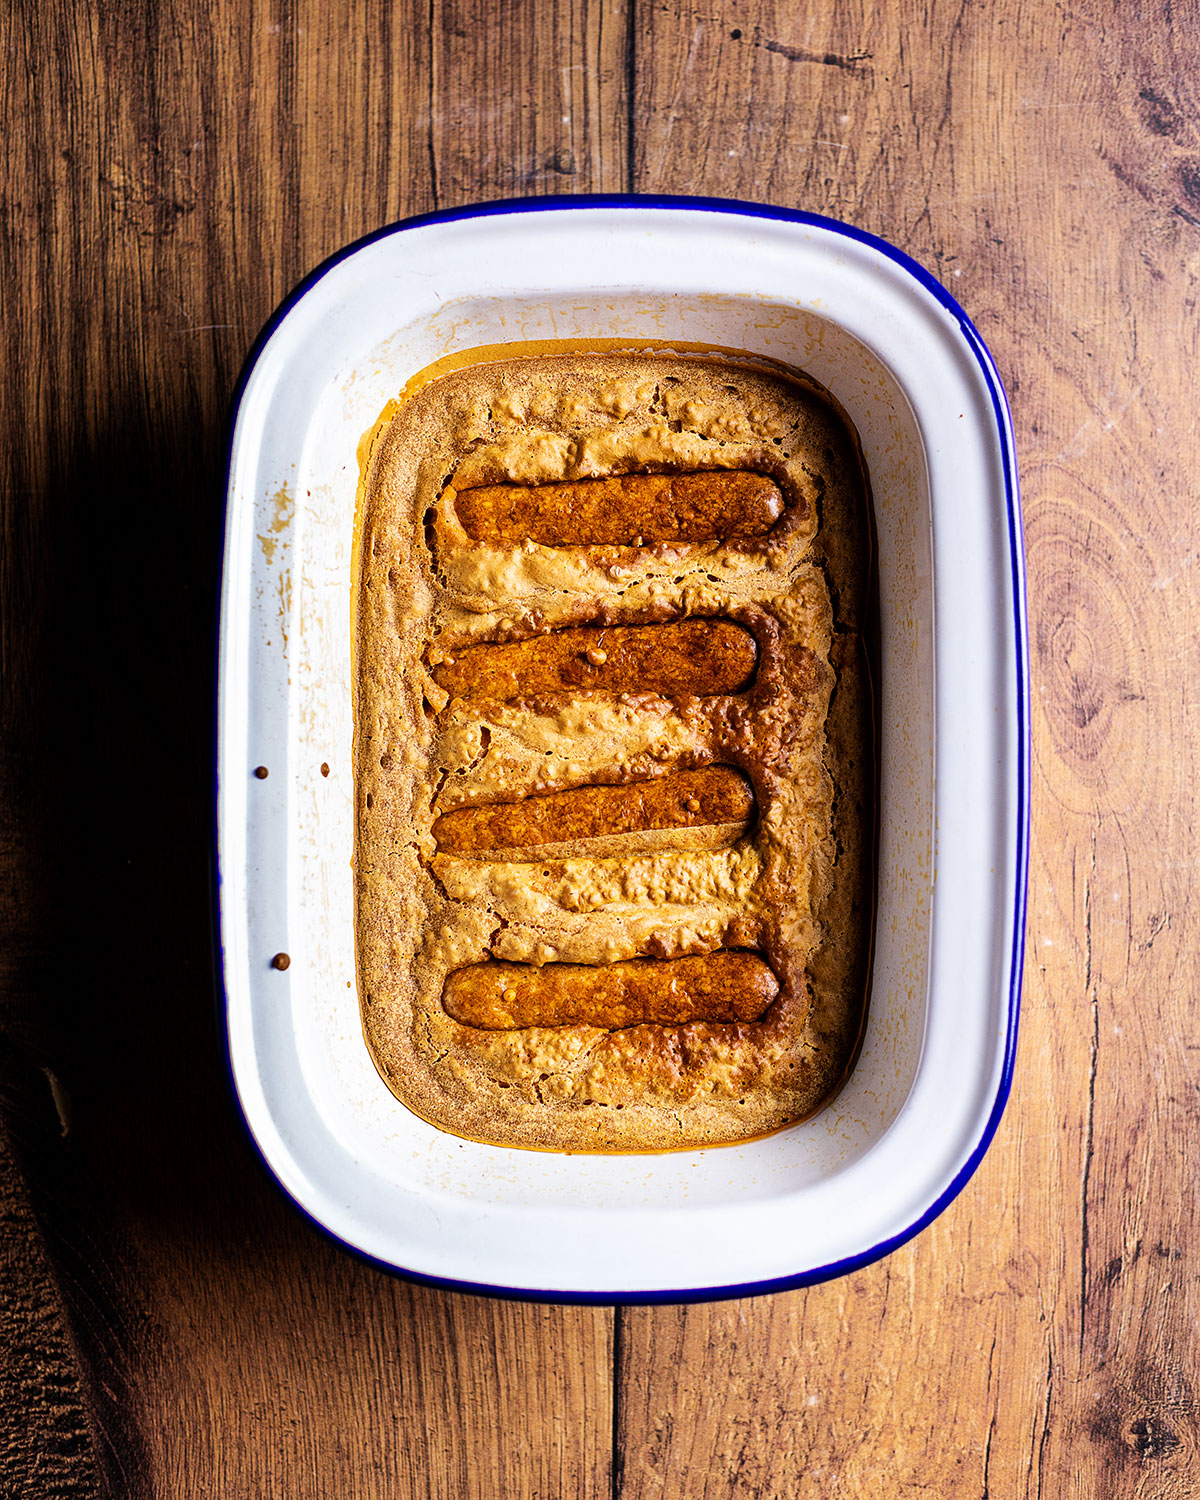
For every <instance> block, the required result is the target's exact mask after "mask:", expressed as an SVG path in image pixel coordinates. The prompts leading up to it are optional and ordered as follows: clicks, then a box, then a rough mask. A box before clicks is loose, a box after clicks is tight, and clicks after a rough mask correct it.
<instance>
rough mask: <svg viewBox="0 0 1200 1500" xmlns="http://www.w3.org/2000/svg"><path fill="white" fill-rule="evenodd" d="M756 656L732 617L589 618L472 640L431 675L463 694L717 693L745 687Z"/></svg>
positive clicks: (505, 696) (749, 639)
mask: <svg viewBox="0 0 1200 1500" xmlns="http://www.w3.org/2000/svg"><path fill="white" fill-rule="evenodd" d="M757 659H758V648H757V646H756V645H755V641H754V637H753V635H751V634H750V632H749V631H748V630H745V629H743V628H742V627H741V626H739V625H735V624H733V622H732V621H730V620H680V621H679V622H678V623H674V624H663V625H612V626H607V627H606V626H599V627H596V626H585V627H580V628H576V629H568V630H556V631H554V632H553V634H550V635H538V636H533V637H531V638H530V639H528V640H524V641H509V642H505V643H502V644H499V645H485V646H467V647H465V648H464V649H462V650H460V651H459V652H458V653H457V654H456V655H454V656H452V657H449V658H443V660H442V661H441V662H439V663H438V664H437V665H436V666H435V667H434V668H433V671H432V676H433V680H434V681H435V682H436V683H437V685H438V686H439V687H442V688H445V690H446V691H447V692H448V693H450V694H452V695H454V696H455V697H463V698H498V699H501V700H505V699H512V698H532V697H535V696H537V695H539V694H543V693H561V692H565V691H568V690H571V691H579V690H583V691H601V692H606V693H661V694H662V696H663V697H664V698H675V697H679V696H680V695H681V694H688V695H693V696H696V697H715V696H716V695H717V694H720V693H739V692H741V691H743V689H745V688H746V687H748V686H749V684H750V682H751V681H752V680H753V677H754V667H755V663H756V661H757Z"/></svg>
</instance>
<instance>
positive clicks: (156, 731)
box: [0, 0, 1200, 1500]
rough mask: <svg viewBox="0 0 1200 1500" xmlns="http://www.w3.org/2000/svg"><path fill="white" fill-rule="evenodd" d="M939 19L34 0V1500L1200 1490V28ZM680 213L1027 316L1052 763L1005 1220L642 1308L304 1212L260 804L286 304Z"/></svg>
mask: <svg viewBox="0 0 1200 1500" xmlns="http://www.w3.org/2000/svg"><path fill="white" fill-rule="evenodd" d="M901 9H902V7H899V6H885V5H871V4H868V3H865V0H848V3H846V4H843V5H836V6H835V5H833V4H832V3H830V0H818V3H816V4H814V5H811V6H809V5H800V4H792V5H787V4H784V3H782V0H778V3H772V0H763V3H760V4H758V5H755V6H750V5H747V4H745V3H741V0H731V3H730V4H729V6H728V7H727V8H726V9H725V10H724V11H722V10H721V9H720V8H719V7H716V6H711V5H701V6H698V7H696V8H690V7H687V6H683V5H681V4H680V3H679V0H664V3H655V4H650V3H649V0H602V3H590V0H555V3H549V0H546V3H543V4H537V3H510V0H498V3H497V4H495V5H494V6H493V7H492V14H491V18H490V19H489V20H488V21H487V22H486V23H485V22H484V21H483V20H482V19H481V18H482V16H483V15H484V13H485V7H484V6H482V5H472V4H469V3H466V0H428V3H424V0H423V3H421V4H419V5H418V4H415V3H409V0H402V3H399V4H395V5H391V6H388V5H386V4H382V3H379V4H368V3H366V0H361V3H357V4H355V3H343V4H338V3H333V0H294V3H284V0H210V3H208V4H206V5H203V6H202V5H198V4H191V5H189V4H183V3H180V4H176V5H162V6H158V7H139V6H134V5H116V4H110V5H101V6H94V5H88V4H84V3H82V0H75V3H72V0H41V3H32V0H31V3H29V4H27V5H24V6H20V5H17V6H15V7H8V8H6V11H7V12H8V19H7V20H6V21H5V22H4V23H3V24H4V28H5V36H4V42H3V53H2V55H3V59H4V62H3V94H4V99H5V103H6V106H7V109H6V114H7V117H8V120H9V127H10V128H9V129H8V130H7V131H6V132H5V134H4V143H3V147H2V149H3V151H4V154H5V160H4V172H3V180H2V183H0V191H2V192H3V195H4V200H5V201H4V207H5V215H4V219H5V229H6V234H5V237H4V240H3V248H2V251H0V253H2V255H3V280H2V282H0V284H2V285H3V287H4V291H5V308H4V311H5V317H4V326H3V335H4V347H5V349H6V351H7V362H6V364H5V366H4V372H3V384H2V388H0V409H2V412H3V422H4V429H5V434H6V439H5V442H4V447H3V464H4V476H5V485H4V496H3V504H4V510H3V533H2V536H3V542H2V544H0V565H2V569H3V574H2V576H3V623H2V636H0V640H2V646H3V693H4V700H3V703H4V718H3V723H4V730H3V741H2V748H0V772H2V777H3V811H2V814H0V840H2V848H3V863H2V866H0V909H2V910H3V914H4V917H5V919H6V920H5V922H4V924H3V949H2V954H3V957H2V965H3V994H4V1008H3V1017H4V1027H3V1038H4V1040H3V1049H4V1050H3V1053H2V1055H0V1105H2V1115H3V1121H4V1129H3V1131H2V1132H0V1215H2V1218H3V1226H2V1233H0V1402H2V1408H3V1418H4V1420H3V1423H2V1424H0V1426H2V1430H3V1436H2V1439H0V1493H2V1494H3V1495H4V1496H14V1497H26V1496H37V1497H42V1496H53V1497H59V1496H72V1497H74V1496H84V1495H88V1496H90V1495H93V1494H109V1495H113V1496H119V1497H130V1500H137V1497H141V1496H170V1497H175V1496H179V1497H186V1500H192V1497H202V1496H213V1497H221V1500H224V1497H260V1496H261V1497H270V1500H276V1497H283V1500H301V1497H310V1496H311V1497H318V1496H320V1497H328V1496H336V1497H338V1500H359V1497H363V1500H365V1497H371V1500H382V1497H387V1500H394V1497H399V1500H405V1497H426V1496H433V1497H448V1500H469V1497H476V1496H478V1497H486V1500H495V1497H504V1500H508V1497H515V1500H527V1497H541V1500H568V1497H589V1500H591V1497H597V1496H609V1495H610V1494H611V1495H612V1496H614V1497H617V1496H619V1497H622V1500H635V1497H650V1496H666V1497H675V1496H681V1497H682V1496H686V1497H688V1500H693V1497H695V1500H701V1497H703V1500H717V1497H726V1496H729V1497H733V1496H737V1497H763V1500H776V1497H784V1496H787V1497H791V1496H801V1497H826V1496H846V1497H854V1500H859V1497H865V1500H875V1497H889V1500H891V1497H896V1496H917V1495H924V1496H937V1497H946V1496H953V1497H959V1496H963V1497H979V1496H986V1497H990V1500H999V1497H1005V1500H1007V1497H1016V1496H1022V1497H1026V1496H1032V1495H1035V1494H1036V1495H1038V1496H1045V1497H1047V1500H1057V1497H1068V1496H1069V1497H1093V1496H1098V1497H1105V1500H1107V1497H1117V1496H1133V1495H1137V1496H1139V1497H1158V1496H1162V1497H1168V1496H1171V1497H1176V1496H1180V1497H1182V1496H1189V1495H1196V1494H1200V1419H1198V1402H1200V1369H1198V1354H1197V1347H1196V1345H1197V1319H1198V1315H1200V1237H1198V1236H1197V1234H1196V1229H1197V1225H1198V1223H1200V1205H1198V1202H1197V1189H1198V1185H1200V1174H1198V1171H1197V1143H1198V1141H1200V1093H1198V1089H1197V1083H1198V1079H1197V1069H1200V1019H1197V1015H1196V1009H1197V1007H1196V998H1197V963H1196V957H1195V955H1196V950H1197V915H1198V914H1197V912H1194V911H1193V910H1192V905H1191V899H1190V890H1191V881H1192V876H1193V871H1194V870H1195V868H1196V864H1197V849H1196V837H1197V835H1196V829H1197V813H1198V804H1197V793H1196V790H1195V780H1196V777H1195V762H1196V752H1197V748H1198V746H1200V726H1198V722H1197V718H1196V709H1197V686H1196V684H1197V681H1198V679H1200V646H1198V638H1197V627H1198V625H1200V610H1198V608H1197V604H1196V602H1195V597H1194V594H1193V589H1194V588H1195V586H1196V584H1197V583H1198V582H1200V519H1198V516H1197V510H1196V489H1197V481H1196V475H1197V472H1200V437H1198V435H1197V422H1196V405H1197V395H1198V393H1200V383H1198V381H1197V376H1196V369H1197V362H1198V361H1197V355H1198V350H1197V326H1198V323H1197V301H1196V299H1197V293H1198V291H1200V129H1198V127H1197V120H1198V118H1200V55H1198V54H1200V46H1198V43H1197V38H1198V37H1200V9H1198V7H1197V4H1196V0H1144V3H1143V4H1142V5H1141V6H1135V5H1132V4H1124V5H1121V4H1115V3H1112V0H1110V3H1108V4H1101V3H1099V0H1078V3H1076V4H1071V5H1067V4H1065V3H1052V0H1034V3H1032V4H1018V3H1017V0H996V3H992V4H986V3H980V4H975V5H964V4H961V3H959V0H954V3H944V0H929V3H927V4H926V5H923V6H912V7H905V8H904V9H908V10H910V11H911V15H912V19H911V20H910V21H908V22H907V23H904V24H901V22H900V21H899V20H898V15H899V12H900V11H901ZM14 10H16V11H17V12H20V13H19V14H16V15H14V14H12V12H13V11H14ZM627 190H633V191H639V192H647V191H649V192H671V193H698V194H707V195H715V196H728V197H740V198H748V199H759V200H765V201H770V202H774V203H782V204H792V205H798V206H802V207H804V208H807V209H814V210H818V211H820V212H822V213H827V214H831V215H834V216H836V217H839V218H843V219H846V220H848V221H849V222H850V223H853V224H857V225H861V226H862V227H863V228H866V229H869V230H873V231H875V232H876V233H879V234H882V235H884V236H886V237H887V238H888V239H890V240H891V241H893V242H894V243H895V244H897V245H899V246H901V247H902V248H903V249H905V250H907V251H908V252H909V253H910V254H911V255H913V256H915V257H916V258H917V259H918V260H919V261H921V262H922V263H923V264H924V265H926V266H927V267H928V268H929V269H930V270H931V271H933V272H934V273H935V274H936V275H938V276H939V277H940V278H941V279H942V281H943V282H944V283H945V284H946V285H947V286H948V287H949V288H950V289H951V290H952V291H953V293H954V294H955V295H956V296H957V297H958V298H959V299H960V300H961V301H962V303H963V304H964V305H965V307H966V308H967V309H968V311H969V312H970V314H971V316H972V317H973V318H974V319H975V321H976V322H977V323H978V325H979V327H980V328H981V330H982V332H983V335H984V337H985V338H986V339H987V341H988V343H989V344H990V347H991V349H992V351H993V353H994V355H995V358H996V361H997V364H998V365H999V367H1000V370H1001V373H1002V375H1003V377H1004V379H1005V381H1006V383H1007V387H1008V391H1009V394H1010V396H1011V399H1012V403H1013V410H1014V416H1015V420H1016V428H1017V437H1018V446H1019V451H1020V456H1021V460H1022V479H1023V485H1024V503H1025V522H1026V544H1027V551H1028V560H1029V585H1030V587H1029V592H1030V631H1031V640H1030V647H1031V654H1032V666H1033V684H1034V687H1033V735H1034V756H1033V759H1034V793H1035V795H1034V836H1033V859H1032V871H1031V875H1032V887H1031V898H1030V908H1029V931H1028V936H1029V948H1028V965H1027V971H1026V983H1025V1003H1024V1019H1023V1029H1022V1037H1021V1045H1020V1053H1019V1058H1018V1070H1017V1081H1016V1087H1015V1090H1014V1093H1013V1098H1012V1102H1011V1104H1010V1106H1009V1109H1008V1113H1007V1115H1006V1117H1005V1120H1004V1122H1003V1124H1002V1126H1001V1128H1000V1132H999V1135H998V1136H997V1138H996V1142H995V1144H994V1146H993V1147H992V1149H991V1151H990V1153H989V1155H988V1157H987V1159H986V1160H985V1162H984V1164H983V1166H982V1168H981V1169H980V1171H979V1172H978V1174H977V1175H976V1176H975V1178H974V1179H973V1181H972V1182H971V1183H970V1185H969V1186H968V1187H967V1189H966V1190H965V1191H964V1193H963V1194H962V1195H961V1197H960V1198H959V1199H958V1200H957V1201H956V1202H955V1204H954V1205H953V1206H952V1207H951V1208H950V1209H949V1210H948V1211H947V1212H946V1213H945V1214H944V1215H943V1216H942V1217H941V1218H940V1219H939V1220H938V1221H937V1222H936V1223H935V1224H934V1225H933V1227H932V1228H930V1229H929V1230H927V1231H926V1232H925V1233H923V1234H922V1235H920V1236H919V1237H918V1238H917V1240H916V1241H914V1242H913V1243H912V1244H910V1245H908V1246H907V1247H905V1248H904V1249H902V1250H900V1251H898V1252H897V1253H896V1254H894V1255H892V1256H891V1257H889V1258H888V1259H887V1260H885V1261H883V1262H881V1263H880V1264H878V1265H874V1266H871V1267H869V1268H867V1269H866V1270H863V1271H860V1272H858V1273H857V1274H855V1275H852V1276H848V1277H845V1278H843V1279H841V1280H839V1281H835V1282H832V1283H830V1284H828V1285H825V1286H820V1287H816V1288H814V1289H812V1290H810V1291H807V1292H797V1293H792V1294H787V1295H780V1296H775V1297H768V1298H761V1299H757V1300H750V1301H742V1302H728V1303H720V1304H716V1305H710V1306H694V1307H662V1308H627V1309H617V1310H613V1309H604V1308H570V1307H567V1308H564V1307H550V1306H539V1305H525V1304H520V1303H516V1302H498V1301H488V1300H486V1299H483V1298H475V1297H467V1296H460V1295H452V1294H447V1293H441V1292H436V1291H429V1290H424V1289H421V1288H417V1287H412V1286H409V1285H406V1284H405V1283H403V1282H400V1281H397V1280H394V1279H392V1278H389V1277H388V1276H385V1275H382V1274H380V1273H379V1272H377V1271H375V1270H372V1269H369V1268H367V1267H364V1266H362V1265H360V1264H358V1263H357V1262H355V1261H354V1260H352V1259H350V1258H349V1257H348V1256H346V1255H344V1254H342V1253H340V1252H339V1251H337V1250H336V1249H334V1248H333V1247H332V1246H330V1245H329V1244H328V1243H327V1242H326V1241H325V1240H324V1239H323V1238H321V1237H320V1236H319V1235H317V1234H316V1233H314V1232H313V1231H312V1230H311V1229H310V1228H309V1227H308V1225H307V1224H306V1223H304V1222H303V1221H302V1219H301V1218H300V1217H299V1215H297V1214H296V1213H295V1212H294V1211H293V1210H292V1209H291V1208H290V1207H289V1206H288V1205H287V1204H286V1203H285V1202H284V1201H283V1199H282V1197H281V1196H280V1195H279V1193H278V1192H277V1191H276V1190H275V1189H274V1188H273V1187H272V1185H271V1183H270V1181H269V1180H268V1178H267V1175H266V1173H265V1172H264V1170H263V1169H262V1167H261V1166H260V1165H259V1163H258V1162H257V1160H256V1159H255V1157H254V1155H253V1153H252V1152H251V1150H250V1148H249V1147H248V1145H247V1143H246V1141H245V1139H244V1137H243V1135H242V1133H241V1131H240V1128H239V1125H238V1123H237V1120H236V1117H235V1111H234V1107H233V1104H232V1102H231V1098H230V1094H229V1091H228V1087H227V1084H226V1082H225V1075H224V1062H223V1055H222V1050H221V1043H220V1033H219V1029H218V1025H217V1017H216V1000H215V991H214V978H213V973H212V969H211V962H210V913H209V858H210V843H209V834H210V829H209V805H210V793H211V786H212V734H213V647H214V630H215V618H216V617H215V610H216V598H217V593H216V590H217V582H218V569H219V560H220V543H221V511H222V471H223V457H224V453H223V445H224V441H225V418H226V409H227V403H228V401H229V397H230V393H231V390H232V387H233V383H234V380H235V378H236V375H237V371H238V368H239V365H240V364H241V361H242V359H243V357H244V356H245V354H246V352H247V350H248V348H249V346H250V343H251V341H252V340H253V338H254V336H255V334H256V333H257V331H258V329H259V327H260V326H261V324H262V323H263V321H264V320H265V319H266V318H267V316H268V315H269V314H270V312H271V311H272V309H273V308H274V306H275V305H276V303H277V302H278V301H279V300H280V298H282V297H283V296H284V294H285V293H286V292H287V291H288V290H289V289H290V288H291V287H292V286H293V285H294V283H295V282H296V281H297V280H298V279H299V278H300V277H301V276H302V275H303V274H304V273H305V272H306V271H308V270H309V269H310V268H311V267H312V266H314V265H315V264H316V263H317V262H318V261H320V260H321V259H322V258H323V257H324V256H326V255H328V254H329V253H330V252H331V251H333V250H336V249H337V248H338V247H339V246H341V245H343V244H345V243H346V242H347V241H348V240H350V239H353V238H354V237H355V236H357V235H361V234H363V233H365V232H366V231H368V230H372V229H375V228H376V227H378V226H379V225H381V224H385V223H387V222H389V221H390V220H394V219H397V218H400V217H401V216H403V215H406V214H412V213H417V212H421V211H424V210H427V209H432V208H445V207H449V206H452V205H455V204H461V203H469V202H472V201H478V200H481V199H488V198H499V197H505V196H513V195H529V194H543V193H550V192H596V191H627ZM1193 1240H1196V1241H1197V1243H1196V1244H1193Z"/></svg>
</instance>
